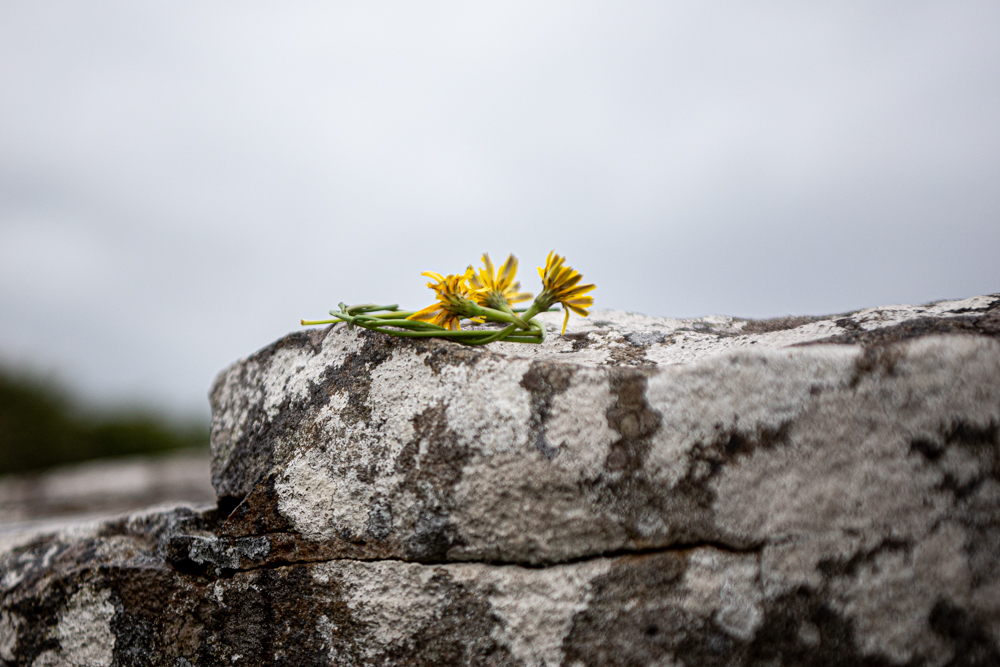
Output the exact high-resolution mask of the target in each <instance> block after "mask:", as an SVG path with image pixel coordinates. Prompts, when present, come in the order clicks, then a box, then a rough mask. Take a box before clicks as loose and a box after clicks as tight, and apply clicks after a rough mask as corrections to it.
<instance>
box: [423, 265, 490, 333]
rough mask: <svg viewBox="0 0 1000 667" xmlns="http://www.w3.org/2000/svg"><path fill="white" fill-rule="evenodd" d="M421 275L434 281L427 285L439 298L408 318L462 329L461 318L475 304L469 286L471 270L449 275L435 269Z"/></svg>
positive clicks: (448, 327) (446, 327) (465, 315)
mask: <svg viewBox="0 0 1000 667" xmlns="http://www.w3.org/2000/svg"><path fill="white" fill-rule="evenodd" d="M420 275H422V276H427V277H428V278H430V279H431V280H433V281H434V282H430V283H427V286H428V287H430V288H431V289H432V290H434V291H435V292H436V293H437V299H438V300H437V303H433V304H431V305H429V306H427V307H426V308H424V309H423V310H420V311H417V312H415V313H413V314H412V315H410V316H409V317H407V318H406V319H408V320H421V321H423V322H431V323H432V324H437V325H438V326H442V327H444V328H445V329H451V330H453V331H458V330H459V329H461V328H462V327H461V325H460V324H459V320H461V319H462V318H463V317H467V316H468V314H467V313H468V310H469V306H474V305H475V304H474V303H473V302H472V300H471V296H472V295H471V294H470V292H469V286H468V280H469V275H470V271H466V272H465V273H464V274H461V275H449V276H447V277H445V276H442V275H441V274H440V273H434V272H433V271H425V272H424V273H421V274H420Z"/></svg>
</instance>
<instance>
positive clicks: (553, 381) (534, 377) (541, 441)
mask: <svg viewBox="0 0 1000 667" xmlns="http://www.w3.org/2000/svg"><path fill="white" fill-rule="evenodd" d="M574 372H575V371H574V369H573V367H572V366H567V365H565V364H555V363H552V362H538V361H536V362H533V363H532V364H531V366H530V367H529V368H528V371H527V372H526V373H525V374H524V376H523V377H522V378H521V383H520V384H521V387H523V388H524V389H527V390H528V393H529V394H530V395H531V420H530V422H529V428H530V430H531V431H530V432H531V436H530V437H532V438H533V439H534V442H535V448H536V449H537V450H538V451H540V452H541V453H542V454H543V455H544V456H545V458H547V459H554V458H555V457H556V456H558V454H559V448H560V446H561V444H562V443H556V444H555V445H553V444H552V443H550V442H549V441H548V439H546V437H545V422H546V421H548V418H549V412H550V411H551V410H552V401H553V400H554V399H555V397H556V396H558V395H559V394H561V393H563V392H564V391H566V390H567V389H568V388H569V385H570V381H571V380H572V378H573V374H574Z"/></svg>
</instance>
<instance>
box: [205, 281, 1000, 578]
mask: <svg viewBox="0 0 1000 667" xmlns="http://www.w3.org/2000/svg"><path fill="white" fill-rule="evenodd" d="M998 305H1000V297H997V296H988V297H977V298H974V299H967V300H964V301H956V302H946V303H939V304H931V305H928V306H921V307H894V308H883V309H870V310H867V311H860V312H858V313H855V314H852V315H847V316H843V317H841V316H838V317H834V318H826V319H824V318H791V319H785V320H782V321H778V322H751V321H740V320H735V319H733V318H721V317H716V318H703V319H701V320H688V321H679V320H665V319H655V318H645V317H642V316H637V315H630V314H623V313H609V312H603V313H600V312H599V313H594V314H593V316H592V318H591V319H590V320H579V319H576V320H574V321H573V322H574V324H575V326H576V327H577V328H576V329H575V330H571V331H570V332H569V334H568V336H566V337H560V336H556V335H550V337H549V341H547V342H546V343H545V344H544V345H541V346H527V345H516V344H506V345H505V346H497V349H493V348H490V349H482V348H465V347H461V346H458V345H456V344H454V343H449V342H442V341H423V342H420V341H417V342H414V341H412V340H404V339H392V338H389V337H387V336H383V335H379V334H373V333H371V332H367V331H362V330H355V331H349V330H348V329H347V328H346V327H345V326H344V325H337V326H334V327H328V328H325V329H316V330H311V331H304V332H300V333H296V334H292V335H290V336H287V337H286V338H284V339H282V340H280V341H278V342H277V343H275V344H273V345H271V346H269V347H267V348H265V349H263V350H261V351H260V352H258V353H256V354H254V355H252V356H250V357H248V358H246V359H243V360H241V361H239V362H237V363H236V364H234V365H233V366H232V367H230V368H229V369H227V370H226V371H224V372H223V373H222V374H221V375H220V377H219V379H218V380H217V382H216V385H215V388H214V390H213V392H212V404H213V431H212V450H213V482H214V484H215V487H216V489H217V491H218V493H219V495H220V507H222V508H224V509H225V510H226V513H228V512H229V510H230V509H232V510H233V511H232V514H231V515H230V516H229V518H228V520H227V521H226V523H225V524H224V526H223V527H222V532H223V534H224V535H228V536H230V537H232V538H242V537H247V536H252V535H259V534H265V533H266V534H269V535H272V536H281V535H284V536H286V538H285V539H286V540H292V539H294V541H295V542H297V543H298V544H299V545H300V546H301V545H302V544H304V543H308V544H309V549H310V550H311V552H312V553H313V557H315V558H320V559H322V558H335V557H350V558H370V559H375V558H394V559H401V560H407V561H415V562H424V563H438V562H450V561H480V562H497V563H520V564H527V565H540V564H552V563H561V562H568V561H572V560H574V559H579V558H584V557H590V556H595V555H601V554H615V553H621V552H631V551H636V550H646V549H659V548H665V547H671V546H678V545H681V546H683V545H701V544H711V545H716V546H720V547H723V548H736V549H744V548H750V547H754V546H758V545H764V544H772V543H778V542H783V541H788V540H796V539H800V538H801V537H803V536H812V535H815V534H819V533H835V534H839V535H854V536H859V538H858V539H861V540H862V541H867V542H878V541H879V540H881V539H890V538H891V539H892V540H895V541H897V542H899V543H907V544H916V543H918V542H919V541H920V540H923V539H925V538H926V537H927V535H929V534H930V533H931V532H932V531H933V530H935V529H936V527H939V526H940V525H941V524H942V522H948V523H949V525H955V526H960V528H958V530H959V531H960V532H961V534H962V536H963V537H962V541H963V543H964V544H965V545H966V547H967V548H968V549H970V550H972V551H975V550H977V549H980V547H979V546H976V545H977V544H978V542H977V540H978V538H977V537H976V534H977V533H976V531H975V530H974V529H972V528H970V527H969V526H971V525H972V524H974V523H976V522H977V521H979V519H977V518H973V515H975V516H977V517H978V516H980V514H982V512H983V511H985V510H984V509H983V508H992V507H994V504H993V503H994V502H995V500H994V498H995V493H996V489H997V483H998V481H997V477H996V472H995V469H994V468H993V465H994V463H993V462H994V461H995V457H996V447H995V445H996V441H997V430H998V424H1000V339H998V337H997V333H998V330H997V328H996V324H997V321H998V320H997V317H998V315H1000V309H998ZM557 320H558V316H557V315H553V316H552V317H550V320H549V321H548V325H549V326H550V328H554V327H557V326H558V325H559V324H560V322H558V321H557ZM970 531H971V532H970ZM288 536H294V538H293V537H288ZM982 548H985V547H982Z"/></svg>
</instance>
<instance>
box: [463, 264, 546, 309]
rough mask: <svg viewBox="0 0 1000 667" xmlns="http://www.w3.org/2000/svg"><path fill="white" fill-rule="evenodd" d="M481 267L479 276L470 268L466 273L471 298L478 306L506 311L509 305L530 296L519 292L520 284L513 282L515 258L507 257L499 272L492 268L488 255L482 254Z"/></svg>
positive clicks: (515, 271)
mask: <svg viewBox="0 0 1000 667" xmlns="http://www.w3.org/2000/svg"><path fill="white" fill-rule="evenodd" d="M483 266H484V268H482V269H479V275H476V272H475V271H474V270H473V268H472V267H471V266H470V267H469V268H468V270H467V271H466V275H467V276H469V287H470V288H471V291H472V298H473V299H474V300H475V301H476V303H478V304H479V305H480V306H486V307H487V308H493V309H495V310H507V309H508V308H510V306H511V305H513V304H515V303H520V302H521V301H527V300H528V299H530V298H531V294H529V293H527V292H520V291H518V290H520V289H521V283H519V282H516V281H515V280H514V278H515V276H516V275H517V257H514V255H508V256H507V261H506V262H504V263H503V266H501V267H500V270H499V271H495V270H494V268H493V261H492V260H491V259H490V255H489V253H483Z"/></svg>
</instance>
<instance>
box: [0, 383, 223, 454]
mask: <svg viewBox="0 0 1000 667" xmlns="http://www.w3.org/2000/svg"><path fill="white" fill-rule="evenodd" d="M207 446H208V427H207V426H206V425H202V424H195V423H183V424H178V423H172V422H170V421H168V420H166V419H165V418H163V417H161V416H158V415H156V414H153V413H150V412H140V411H133V412H128V413H124V414H120V415H104V416H100V415H94V414H86V413H83V412H81V411H80V410H79V409H78V408H77V407H76V406H75V405H74V404H73V402H72V401H71V400H70V399H69V398H67V396H66V394H65V393H64V392H63V391H61V390H60V389H58V388H56V387H53V386H50V385H46V384H44V383H41V382H39V381H37V380H31V379H26V378H23V377H15V376H13V375H11V374H9V373H3V372H0V474H5V473H12V472H23V471H27V470H38V469H42V468H48V467H51V466H55V465H59V464H63V463H72V462H75V461H84V460H87V459H93V458H103V457H111V456H126V455H131V454H150V453H156V452H165V451H169V450H174V449H183V448H190V447H207Z"/></svg>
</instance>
